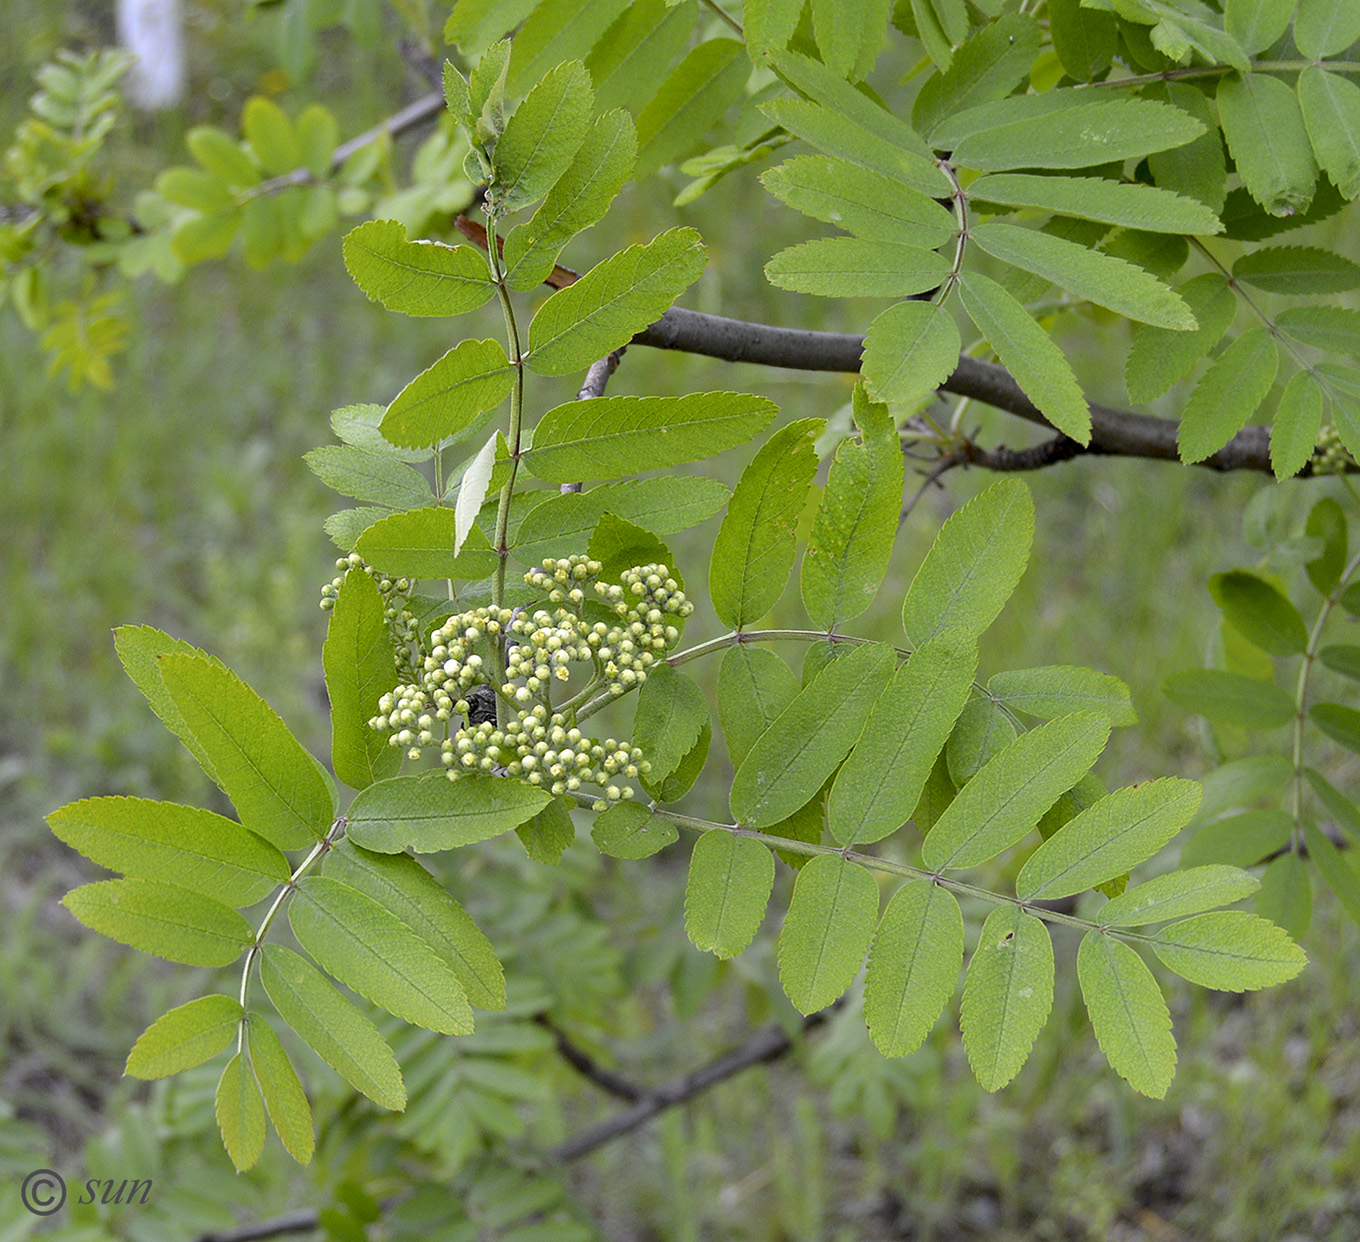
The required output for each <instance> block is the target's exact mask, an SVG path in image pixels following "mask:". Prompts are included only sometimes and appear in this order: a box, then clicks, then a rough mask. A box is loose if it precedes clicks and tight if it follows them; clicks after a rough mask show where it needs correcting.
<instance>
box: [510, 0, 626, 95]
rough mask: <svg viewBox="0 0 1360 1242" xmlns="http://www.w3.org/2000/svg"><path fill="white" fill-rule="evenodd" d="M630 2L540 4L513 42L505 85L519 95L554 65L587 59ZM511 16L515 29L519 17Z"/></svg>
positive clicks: (552, 0)
mask: <svg viewBox="0 0 1360 1242" xmlns="http://www.w3.org/2000/svg"><path fill="white" fill-rule="evenodd" d="M627 3H628V0H540V2H539V3H537V4H535V5H533V12H532V13H530V14H529V15H528V20H527V21H525V23H524V25H523V26H521V27H520V29H519V31H518V33H517V34H516V35H515V39H514V53H513V55H512V57H511V61H510V73H509V76H508V78H507V81H506V85H507V88H508V90H509V91H510V93H511V94H518V93H519V92H520V91H522V90H525V89H527V88H528V87H529V86H531V85H532V84H533V83H535V82H538V81H540V80H541V79H542V78H543V77H544V76H545V75H547V74H548V73H549V71H550V70H551V69H552V67H553V66H554V65H557V64H559V63H560V62H562V61H564V60H574V59H576V58H578V57H581V56H584V55H585V54H586V53H587V52H588V51H590V49H591V48H592V47H593V46H594V45H595V42H596V40H597V39H599V37H600V36H601V35H602V34H604V32H605V31H606V30H607V29H608V28H609V26H610V25H611V24H612V23H613V21H614V19H615V18H616V17H618V15H619V14H620V13H622V12H623V10H624V8H625V7H626V6H627ZM510 16H511V22H510V25H509V26H506V27H504V29H505V30H510V29H512V28H513V27H514V26H515V25H517V24H518V22H519V20H520V19H519V16H517V15H514V14H513V13H512V14H511V15H510ZM503 20H504V19H502V21H503Z"/></svg>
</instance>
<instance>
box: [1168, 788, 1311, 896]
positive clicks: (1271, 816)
mask: <svg viewBox="0 0 1360 1242" xmlns="http://www.w3.org/2000/svg"><path fill="white" fill-rule="evenodd" d="M1293 831H1294V820H1293V817H1292V816H1290V815H1287V814H1285V812H1284V811H1247V812H1245V813H1244V814H1241V815H1230V816H1229V817H1228V818H1227V819H1220V820H1218V821H1216V822H1215V823H1212V824H1207V825H1206V826H1205V827H1203V828H1201V829H1200V830H1199V831H1198V832H1197V833H1195V835H1194V836H1193V837H1191V838H1190V840H1189V841H1188V842H1186V845H1185V848H1184V849H1182V850H1181V866H1182V867H1188V868H1198V867H1200V866H1204V865H1206V864H1221V865H1225V866H1231V867H1251V866H1254V865H1255V864H1256V863H1258V862H1260V861H1261V859H1263V858H1265V857H1266V856H1267V855H1269V854H1273V853H1275V851H1276V850H1280V849H1283V848H1284V847H1285V846H1286V845H1288V843H1289V837H1290V834H1291V833H1292V832H1293ZM1185 913H1187V914H1194V913H1198V911H1190V910H1187V911H1185Z"/></svg>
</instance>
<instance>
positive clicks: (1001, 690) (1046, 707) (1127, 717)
mask: <svg viewBox="0 0 1360 1242" xmlns="http://www.w3.org/2000/svg"><path fill="white" fill-rule="evenodd" d="M987 693H988V694H989V695H990V696H991V699H992V701H993V702H994V703H1001V704H1005V705H1006V706H1007V707H1010V708H1014V709H1015V710H1016V711H1020V712H1024V713H1026V715H1030V716H1038V717H1039V718H1040V719H1043V720H1052V719H1054V718H1055V717H1057V716H1066V715H1069V714H1070V713H1072V712H1080V711H1097V712H1104V713H1105V715H1106V716H1108V717H1109V720H1110V723H1111V724H1112V725H1115V726H1116V727H1118V726H1123V725H1134V724H1137V723H1138V713H1137V712H1135V711H1134V710H1133V701H1132V696H1131V695H1130V692H1129V688H1128V686H1127V685H1126V684H1125V683H1124V682H1122V681H1120V680H1119V678H1118V677H1112V676H1110V674H1109V673H1098V672H1096V671H1095V670H1094V669H1090V668H1077V667H1074V666H1072V665H1063V664H1053V665H1048V666H1046V667H1044V668H1024V669H1014V670H1010V671H1008V672H1003V673H997V674H996V675H995V676H994V677H993V678H992V679H991V680H990V681H989V682H988V683H987Z"/></svg>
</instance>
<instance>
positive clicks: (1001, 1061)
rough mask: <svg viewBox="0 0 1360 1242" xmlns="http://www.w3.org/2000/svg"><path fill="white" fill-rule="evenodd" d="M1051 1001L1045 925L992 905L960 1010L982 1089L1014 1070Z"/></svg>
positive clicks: (1025, 1056) (1024, 1056)
mask: <svg viewBox="0 0 1360 1242" xmlns="http://www.w3.org/2000/svg"><path fill="white" fill-rule="evenodd" d="M933 835H934V834H933V833H932V836H933ZM926 839H927V840H929V839H930V838H929V837H927V838H926ZM1052 1005H1053V942H1052V941H1051V940H1050V939H1049V938H1048V929H1047V928H1046V927H1045V926H1044V925H1043V924H1042V923H1041V922H1040V921H1039V920H1038V919H1036V918H1035V917H1034V916H1033V915H1032V914H1024V913H1022V912H1021V911H1020V910H1019V909H1018V908H1017V907H1015V906H1001V907H1000V908H999V909H996V910H993V911H992V913H991V914H989V915H988V916H987V921H986V922H985V923H984V924H983V925H982V935H981V937H980V938H979V940H978V947H977V948H976V950H974V952H973V958H972V960H971V961H970V962H969V963H968V974H967V977H966V979H965V981H964V987H963V1005H962V1007H961V1010H960V1015H959V1025H960V1027H961V1029H962V1031H963V1047H964V1050H965V1051H966V1052H967V1054H968V1064H969V1065H971V1066H972V1067H973V1074H974V1076H975V1077H976V1078H977V1080H978V1082H979V1084H981V1086H982V1089H983V1090H984V1091H997V1090H999V1089H1000V1088H1002V1087H1004V1086H1005V1085H1006V1084H1007V1083H1008V1082H1010V1080H1011V1079H1012V1078H1014V1077H1015V1075H1016V1074H1017V1073H1019V1071H1020V1067H1021V1066H1022V1065H1024V1063H1025V1062H1026V1061H1027V1060H1028V1059H1029V1054H1030V1049H1031V1048H1033V1047H1034V1039H1035V1036H1037V1035H1038V1034H1039V1032H1040V1030H1042V1029H1043V1025H1044V1022H1045V1021H1046V1020H1047V1019H1048V1011H1049V1009H1050V1008H1051V1007H1052Z"/></svg>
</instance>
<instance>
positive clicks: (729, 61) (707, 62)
mask: <svg viewBox="0 0 1360 1242" xmlns="http://www.w3.org/2000/svg"><path fill="white" fill-rule="evenodd" d="M750 76H751V64H750V62H749V61H748V60H747V59H746V49H745V48H744V47H743V46H742V45H741V44H740V43H738V42H737V41H736V40H735V39H708V40H706V41H705V42H703V43H700V44H699V45H698V46H697V47H694V48H691V49H690V51H689V52H688V53H687V54H686V56H685V58H684V60H682V61H681V62H680V63H679V64H678V65H676V67H675V69H674V70H673V71H672V72H671V74H670V76H669V77H668V78H667V79H666V80H665V81H664V82H662V83H661V85H660V87H659V88H658V89H657V92H656V94H655V95H654V96H653V97H652V101H651V102H650V103H649V104H648V105H647V106H646V107H645V108H644V109H643V110H642V112H641V114H640V115H639V116H638V157H637V176H638V177H639V178H642V177H648V176H650V175H651V174H652V173H654V172H656V170H657V169H658V168H660V167H661V166H662V165H663V164H670V163H672V162H674V161H675V159H676V158H678V157H679V156H681V155H684V154H686V152H688V151H689V150H690V149H691V148H692V147H694V146H695V144H696V143H697V142H698V140H699V139H700V138H701V137H702V136H703V135H704V134H706V133H707V132H708V131H709V130H710V129H711V128H712V127H713V125H714V123H715V122H716V121H717V120H718V118H719V117H721V116H722V114H723V113H724V112H726V111H727V109H728V108H729V107H730V106H731V105H732V104H734V103H736V101H737V100H738V99H740V98H741V96H742V93H743V91H744V90H745V88H746V80H747V78H749V77H750Z"/></svg>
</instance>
